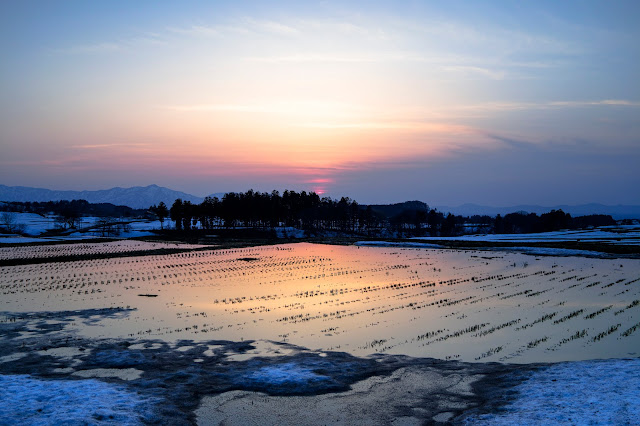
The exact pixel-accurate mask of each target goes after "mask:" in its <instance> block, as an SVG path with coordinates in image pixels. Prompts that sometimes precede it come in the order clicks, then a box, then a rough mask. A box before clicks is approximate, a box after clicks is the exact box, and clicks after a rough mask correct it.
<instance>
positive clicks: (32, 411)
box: [0, 375, 158, 425]
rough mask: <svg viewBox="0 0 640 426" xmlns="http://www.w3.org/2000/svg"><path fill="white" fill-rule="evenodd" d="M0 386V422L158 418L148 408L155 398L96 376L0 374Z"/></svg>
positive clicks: (119, 421) (114, 421) (121, 421)
mask: <svg viewBox="0 0 640 426" xmlns="http://www.w3.org/2000/svg"><path fill="white" fill-rule="evenodd" d="M0 388H2V389H3V395H2V403H1V404H0V419H2V420H1V421H0V423H2V424H31V425H49V424H73V425H76V424H77V425H81V424H82V425H85V424H89V425H94V424H118V425H139V424H144V423H145V422H153V421H157V420H158V419H157V418H156V417H155V415H154V413H153V410H152V408H151V406H152V405H153V404H154V403H155V402H156V401H155V400H153V399H151V398H144V397H142V396H140V395H139V394H136V393H133V392H130V391H128V390H127V389H126V388H125V387H124V386H117V385H112V384H109V383H104V382H101V381H98V380H41V379H36V378H33V377H31V376H28V375H0ZM4 422H6V423H4Z"/></svg>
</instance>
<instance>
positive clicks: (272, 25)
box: [166, 18, 299, 37]
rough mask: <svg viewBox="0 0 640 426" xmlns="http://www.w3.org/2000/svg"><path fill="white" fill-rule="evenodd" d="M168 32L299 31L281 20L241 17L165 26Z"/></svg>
mask: <svg viewBox="0 0 640 426" xmlns="http://www.w3.org/2000/svg"><path fill="white" fill-rule="evenodd" d="M166 30H167V31H168V32H170V33H174V34H180V35H187V36H190V37H216V36H224V35H238V34H260V33H262V34H264V33H268V34H275V35H281V36H282V35H285V36H291V35H295V34H298V33H299V30H298V29H297V28H295V27H294V26H292V25H290V24H285V23H283V22H277V21H271V20H260V19H253V18H243V19H239V20H236V21H234V22H230V23H226V24H210V25H206V24H194V25H190V26H186V27H175V26H170V27H167V28H166Z"/></svg>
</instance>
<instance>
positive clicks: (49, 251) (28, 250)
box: [0, 240, 205, 260]
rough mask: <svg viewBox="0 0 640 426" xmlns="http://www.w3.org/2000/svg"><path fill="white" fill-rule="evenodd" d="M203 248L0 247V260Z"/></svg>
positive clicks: (124, 244) (131, 244) (132, 243)
mask: <svg viewBox="0 0 640 426" xmlns="http://www.w3.org/2000/svg"><path fill="white" fill-rule="evenodd" d="M199 247H205V246H202V245H196V244H177V243H166V242H147V241H136V240H122V241H111V242H107V243H77V244H55V245H40V246H19V247H0V260H14V259H41V258H53V257H68V256H85V255H105V254H119V253H122V254H125V253H130V252H135V251H151V250H161V249H173V248H180V249H190V248H199Z"/></svg>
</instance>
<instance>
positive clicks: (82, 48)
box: [50, 43, 123, 55]
mask: <svg viewBox="0 0 640 426" xmlns="http://www.w3.org/2000/svg"><path fill="white" fill-rule="evenodd" d="M122 49H123V46H122V44H119V43H96V44H84V45H77V46H71V47H66V48H60V49H51V50H50V51H51V53H57V54H62V55H85V54H94V53H109V52H117V51H119V50H122Z"/></svg>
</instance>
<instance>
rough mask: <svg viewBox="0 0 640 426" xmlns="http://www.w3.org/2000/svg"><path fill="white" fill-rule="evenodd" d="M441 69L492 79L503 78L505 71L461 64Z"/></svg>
mask: <svg viewBox="0 0 640 426" xmlns="http://www.w3.org/2000/svg"><path fill="white" fill-rule="evenodd" d="M442 69H443V70H445V71H450V72H455V73H457V74H462V75H476V76H481V77H486V78H490V79H492V80H503V79H504V78H505V76H506V72H504V71H497V70H492V69H489V68H482V67H474V66H462V65H456V66H444V67H442Z"/></svg>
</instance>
